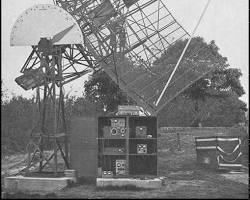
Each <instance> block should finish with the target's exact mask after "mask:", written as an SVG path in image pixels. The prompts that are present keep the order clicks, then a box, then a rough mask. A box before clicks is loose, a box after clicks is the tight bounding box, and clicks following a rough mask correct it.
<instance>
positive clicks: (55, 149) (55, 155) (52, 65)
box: [51, 55, 57, 175]
mask: <svg viewBox="0 0 250 200" xmlns="http://www.w3.org/2000/svg"><path fill="white" fill-rule="evenodd" d="M55 66H56V61H55V55H52V63H51V69H52V73H53V77H52V86H51V87H52V89H53V94H52V101H53V114H54V116H53V131H52V132H53V136H52V138H53V140H54V141H53V146H54V173H55V175H56V174H57V143H56V133H57V114H56V80H55V73H56V70H55Z"/></svg>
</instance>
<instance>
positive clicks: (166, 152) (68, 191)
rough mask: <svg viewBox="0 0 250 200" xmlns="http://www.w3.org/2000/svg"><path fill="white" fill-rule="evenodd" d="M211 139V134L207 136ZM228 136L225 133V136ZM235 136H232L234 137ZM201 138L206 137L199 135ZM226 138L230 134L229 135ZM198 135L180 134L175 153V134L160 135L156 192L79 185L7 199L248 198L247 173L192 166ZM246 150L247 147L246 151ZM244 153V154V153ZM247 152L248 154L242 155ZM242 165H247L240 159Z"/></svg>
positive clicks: (246, 161)
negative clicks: (158, 178)
mask: <svg viewBox="0 0 250 200" xmlns="http://www.w3.org/2000/svg"><path fill="white" fill-rule="evenodd" d="M207 134H209V135H211V133H209V132H207ZM228 134H229V133H227V135H228ZM234 134H236V133H234ZM203 135H204V136H205V135H206V133H203ZM229 135H230V134H229ZM195 136H200V133H199V132H197V133H196V132H195V131H191V132H190V133H187V132H186V133H185V134H181V151H178V150H177V138H176V134H175V133H171V132H168V133H161V134H159V141H158V174H159V176H160V177H164V184H163V186H162V187H161V188H160V189H156V190H138V189H131V188H130V189H129V190H128V189H126V188H123V189H117V188H113V189H112V188H111V189H108V190H103V189H98V188H96V187H95V185H91V184H81V185H75V186H71V187H68V188H65V189H64V190H62V191H58V192H55V193H53V194H46V195H45V194H42V193H37V192H32V193H29V194H24V193H16V194H7V196H6V197H7V198H126V199H127V198H141V199H144V198H230V199H247V198H248V184H247V183H248V171H246V172H245V173H243V174H231V175H230V174H226V175H225V173H222V172H215V171H211V170H207V169H204V168H200V167H199V166H197V164H196V151H195V145H194V137H195ZM247 148H248V147H247ZM245 151H246V150H245ZM246 152H248V151H246ZM244 156H245V157H244V158H243V163H245V164H247V163H248V156H247V155H244Z"/></svg>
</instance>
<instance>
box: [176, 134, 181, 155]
mask: <svg viewBox="0 0 250 200" xmlns="http://www.w3.org/2000/svg"><path fill="white" fill-rule="evenodd" d="M177 149H178V151H181V140H180V133H177Z"/></svg>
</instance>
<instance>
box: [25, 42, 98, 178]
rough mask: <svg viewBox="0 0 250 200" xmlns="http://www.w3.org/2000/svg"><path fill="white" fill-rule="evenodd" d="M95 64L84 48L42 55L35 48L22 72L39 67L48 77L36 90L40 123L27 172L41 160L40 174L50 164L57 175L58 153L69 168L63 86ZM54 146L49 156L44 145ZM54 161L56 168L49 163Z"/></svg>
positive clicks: (65, 47) (63, 48) (57, 49)
mask: <svg viewBox="0 0 250 200" xmlns="http://www.w3.org/2000/svg"><path fill="white" fill-rule="evenodd" d="M93 63H94V61H93V58H92V56H91V55H89V53H88V52H87V51H86V50H85V49H84V48H83V46H81V45H55V46H53V49H52V53H51V54H45V53H44V52H40V51H39V48H38V46H32V52H31V53H30V55H29V57H28V59H27V60H26V62H25V64H24V65H23V67H22V69H21V72H22V73H25V72H26V71H29V70H31V69H38V68H39V69H42V70H43V72H44V74H45V78H44V82H43V83H42V85H41V86H38V87H37V95H36V97H37V100H36V101H37V104H38V115H39V120H38V123H37V124H36V126H35V127H34V128H33V130H32V132H31V140H30V142H29V144H28V145H27V150H28V165H27V167H26V168H25V169H24V171H26V172H28V171H29V170H30V168H31V167H32V166H33V165H34V164H35V163H36V162H34V160H35V159H37V157H38V158H39V172H41V171H42V170H43V169H45V167H46V166H47V165H49V166H50V167H51V168H52V169H53V171H54V173H55V174H57V172H58V161H57V160H58V159H57V154H58V153H57V152H58V151H60V153H61V156H62V158H63V160H64V162H65V166H66V168H69V167H70V164H69V159H68V147H67V145H68V141H67V140H68V138H67V134H66V132H67V130H66V122H65V112H64V92H63V85H64V84H67V83H68V82H70V81H73V80H75V79H77V78H79V77H81V76H83V75H85V74H87V73H89V72H90V71H91V69H94V67H93ZM96 66H97V65H96ZM42 90H43V91H42ZM41 97H42V98H41ZM49 113H50V116H49ZM51 115H52V119H51ZM49 117H50V119H48V118H49ZM51 121H52V123H51ZM38 130H39V131H38ZM51 143H52V145H53V149H54V150H53V153H50V155H47V154H46V152H45V151H44V146H46V144H51ZM53 158H54V165H52V164H51V163H50V161H51V160H52V159H53Z"/></svg>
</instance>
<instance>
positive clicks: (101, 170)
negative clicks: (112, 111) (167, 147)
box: [97, 115, 157, 178]
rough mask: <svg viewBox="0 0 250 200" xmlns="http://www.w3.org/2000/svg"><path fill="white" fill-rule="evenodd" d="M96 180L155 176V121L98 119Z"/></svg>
mask: <svg viewBox="0 0 250 200" xmlns="http://www.w3.org/2000/svg"><path fill="white" fill-rule="evenodd" d="M97 135H98V137H97V140H98V142H97V144H98V170H97V171H98V174H97V176H98V177H105V178H107V177H136V176H144V177H145V176H150V177H151V176H157V118H156V117H153V116H126V115H124V116H121V115H119V116H116V115H115V116H108V117H99V118H98V134H97Z"/></svg>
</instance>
